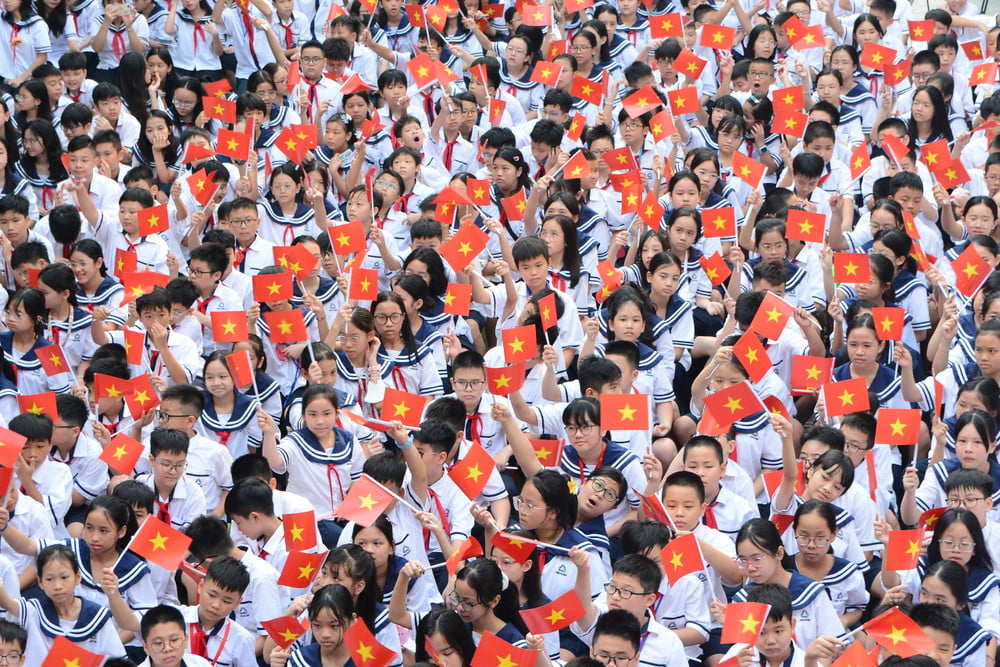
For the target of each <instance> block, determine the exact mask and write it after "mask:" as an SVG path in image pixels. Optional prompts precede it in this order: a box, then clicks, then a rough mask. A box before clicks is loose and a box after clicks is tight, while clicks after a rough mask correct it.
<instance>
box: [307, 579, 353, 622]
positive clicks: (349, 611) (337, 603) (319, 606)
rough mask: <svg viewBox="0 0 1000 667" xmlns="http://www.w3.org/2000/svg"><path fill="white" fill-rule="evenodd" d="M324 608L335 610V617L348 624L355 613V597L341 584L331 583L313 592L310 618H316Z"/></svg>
mask: <svg viewBox="0 0 1000 667" xmlns="http://www.w3.org/2000/svg"><path fill="white" fill-rule="evenodd" d="M324 609H328V610H330V611H331V612H333V615H334V617H336V618H337V619H338V620H339V621H341V623H343V624H344V625H347V624H349V623H350V621H351V616H352V615H353V614H354V598H352V597H351V592H350V591H348V590H347V589H346V588H344V587H343V586H341V585H340V584H329V585H327V586H324V587H323V588H321V589H319V590H318V591H316V592H315V593H313V599H312V602H310V603H309V620H315V619H316V616H317V615H318V614H319V612H321V611H322V610H324Z"/></svg>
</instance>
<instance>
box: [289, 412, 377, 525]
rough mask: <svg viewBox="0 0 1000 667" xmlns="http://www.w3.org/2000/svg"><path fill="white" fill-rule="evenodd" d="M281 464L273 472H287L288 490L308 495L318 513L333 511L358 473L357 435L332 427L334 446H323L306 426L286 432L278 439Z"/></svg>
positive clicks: (360, 458)
mask: <svg viewBox="0 0 1000 667" xmlns="http://www.w3.org/2000/svg"><path fill="white" fill-rule="evenodd" d="M278 454H280V455H281V458H282V461H283V465H282V466H281V469H280V470H279V469H277V468H275V470H274V471H275V472H276V473H278V474H282V473H284V472H286V471H287V472H288V490H289V491H291V492H292V493H297V494H299V495H301V496H302V497H303V498H305V499H307V500H308V501H309V502H310V503H311V504H312V505H313V507H315V510H316V514H317V516H320V517H325V516H327V515H332V514H333V513H334V512H335V511H336V510H337V507H338V506H339V505H340V503H341V502H342V501H343V500H344V498H345V497H346V495H347V490H348V489H349V488H350V486H351V484H352V483H353V482H354V481H356V480H357V479H359V478H360V477H361V467H362V465H363V463H364V453H363V452H362V451H361V447H360V445H359V444H358V442H357V438H355V437H354V436H351V435H349V434H348V433H347V432H346V431H344V430H343V429H340V428H336V429H335V443H334V446H333V448H331V449H325V448H324V447H323V446H322V445H320V443H319V441H317V440H316V436H314V435H313V434H312V433H311V432H310V431H309V430H308V429H299V430H297V431H293V432H291V433H289V434H288V435H287V436H285V437H284V438H282V440H281V442H279V443H278Z"/></svg>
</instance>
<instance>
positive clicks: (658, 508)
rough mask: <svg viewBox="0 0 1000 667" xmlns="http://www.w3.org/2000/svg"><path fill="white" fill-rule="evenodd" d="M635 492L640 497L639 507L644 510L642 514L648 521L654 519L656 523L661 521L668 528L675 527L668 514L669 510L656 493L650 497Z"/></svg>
mask: <svg viewBox="0 0 1000 667" xmlns="http://www.w3.org/2000/svg"><path fill="white" fill-rule="evenodd" d="M633 491H635V494H636V495H637V496H639V507H641V508H642V513H643V514H644V515H645V516H646V518H648V519H653V520H654V521H659V522H660V523H662V524H666V525H668V526H672V525H673V523H674V522H673V519H671V518H670V516H669V515H668V514H667V510H666V509H665V508H664V507H663V502H662V501H661V500H660V498H659V497H658V496H657V495H656V494H655V493H654V494H652V495H649V496H644V495H642V493H640V492H639V491H636V490H635V489H633Z"/></svg>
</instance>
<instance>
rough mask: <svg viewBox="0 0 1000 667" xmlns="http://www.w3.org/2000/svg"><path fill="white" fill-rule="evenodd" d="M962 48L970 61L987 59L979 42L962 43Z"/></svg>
mask: <svg viewBox="0 0 1000 667" xmlns="http://www.w3.org/2000/svg"><path fill="white" fill-rule="evenodd" d="M961 47H962V50H963V51H965V55H966V56H968V58H969V60H970V61H976V60H982V59H983V58H984V57H985V56H984V55H983V45H982V44H981V43H980V42H979V40H972V41H971V42H962V44H961Z"/></svg>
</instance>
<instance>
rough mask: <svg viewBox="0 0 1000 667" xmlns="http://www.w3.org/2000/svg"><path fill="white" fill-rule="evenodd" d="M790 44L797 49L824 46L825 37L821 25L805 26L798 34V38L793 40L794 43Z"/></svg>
mask: <svg viewBox="0 0 1000 667" xmlns="http://www.w3.org/2000/svg"><path fill="white" fill-rule="evenodd" d="M792 46H793V47H795V48H796V49H798V50H799V51H805V50H806V49H815V48H818V47H821V46H826V39H825V37H824V35H823V26H821V25H819V24H817V25H811V26H809V27H807V28H806V29H805V31H804V32H803V33H802V34H801V35H799V38H798V39H797V40H795V43H794V44H792Z"/></svg>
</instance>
